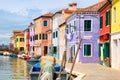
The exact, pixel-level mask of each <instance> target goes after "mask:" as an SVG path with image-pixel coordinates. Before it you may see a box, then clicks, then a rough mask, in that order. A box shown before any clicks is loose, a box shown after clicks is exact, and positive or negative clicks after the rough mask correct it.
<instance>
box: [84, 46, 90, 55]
mask: <svg viewBox="0 0 120 80" xmlns="http://www.w3.org/2000/svg"><path fill="white" fill-rule="evenodd" d="M84 56H91V44H84Z"/></svg>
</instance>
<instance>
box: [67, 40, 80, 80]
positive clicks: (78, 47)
mask: <svg viewBox="0 0 120 80" xmlns="http://www.w3.org/2000/svg"><path fill="white" fill-rule="evenodd" d="M81 42H82V39H80V41H79V44H78V47H77V51H76V54H75V59H74V62H73V64H72V68H71V70H70V74H69V76H68V80H70V78H71V74H72V71H73V68H74V65H75V61H76V58H77V55H78V52H79V49H80V44H81Z"/></svg>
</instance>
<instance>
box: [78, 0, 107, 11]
mask: <svg viewBox="0 0 120 80" xmlns="http://www.w3.org/2000/svg"><path fill="white" fill-rule="evenodd" d="M106 2H107V1H102V2H98V3H96V4H94V5H92V6H89V7H86V8H82V9H80V10H77V12H97V11H98V10H99V9H100V8H101V7H102V6H103V5H104V4H106Z"/></svg>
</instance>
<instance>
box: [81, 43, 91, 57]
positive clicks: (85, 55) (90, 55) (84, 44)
mask: <svg viewBox="0 0 120 80" xmlns="http://www.w3.org/2000/svg"><path fill="white" fill-rule="evenodd" d="M85 45H91V55H90V56H86V55H85V53H84V46H85ZM92 54H93V53H92V43H84V44H83V57H92Z"/></svg>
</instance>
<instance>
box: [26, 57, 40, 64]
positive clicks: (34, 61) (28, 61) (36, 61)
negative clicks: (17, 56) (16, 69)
mask: <svg viewBox="0 0 120 80" xmlns="http://www.w3.org/2000/svg"><path fill="white" fill-rule="evenodd" d="M38 62H39V59H35V58H33V57H32V58H31V59H29V60H27V63H28V64H30V65H32V66H33V65H35V64H36V63H38Z"/></svg>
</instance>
